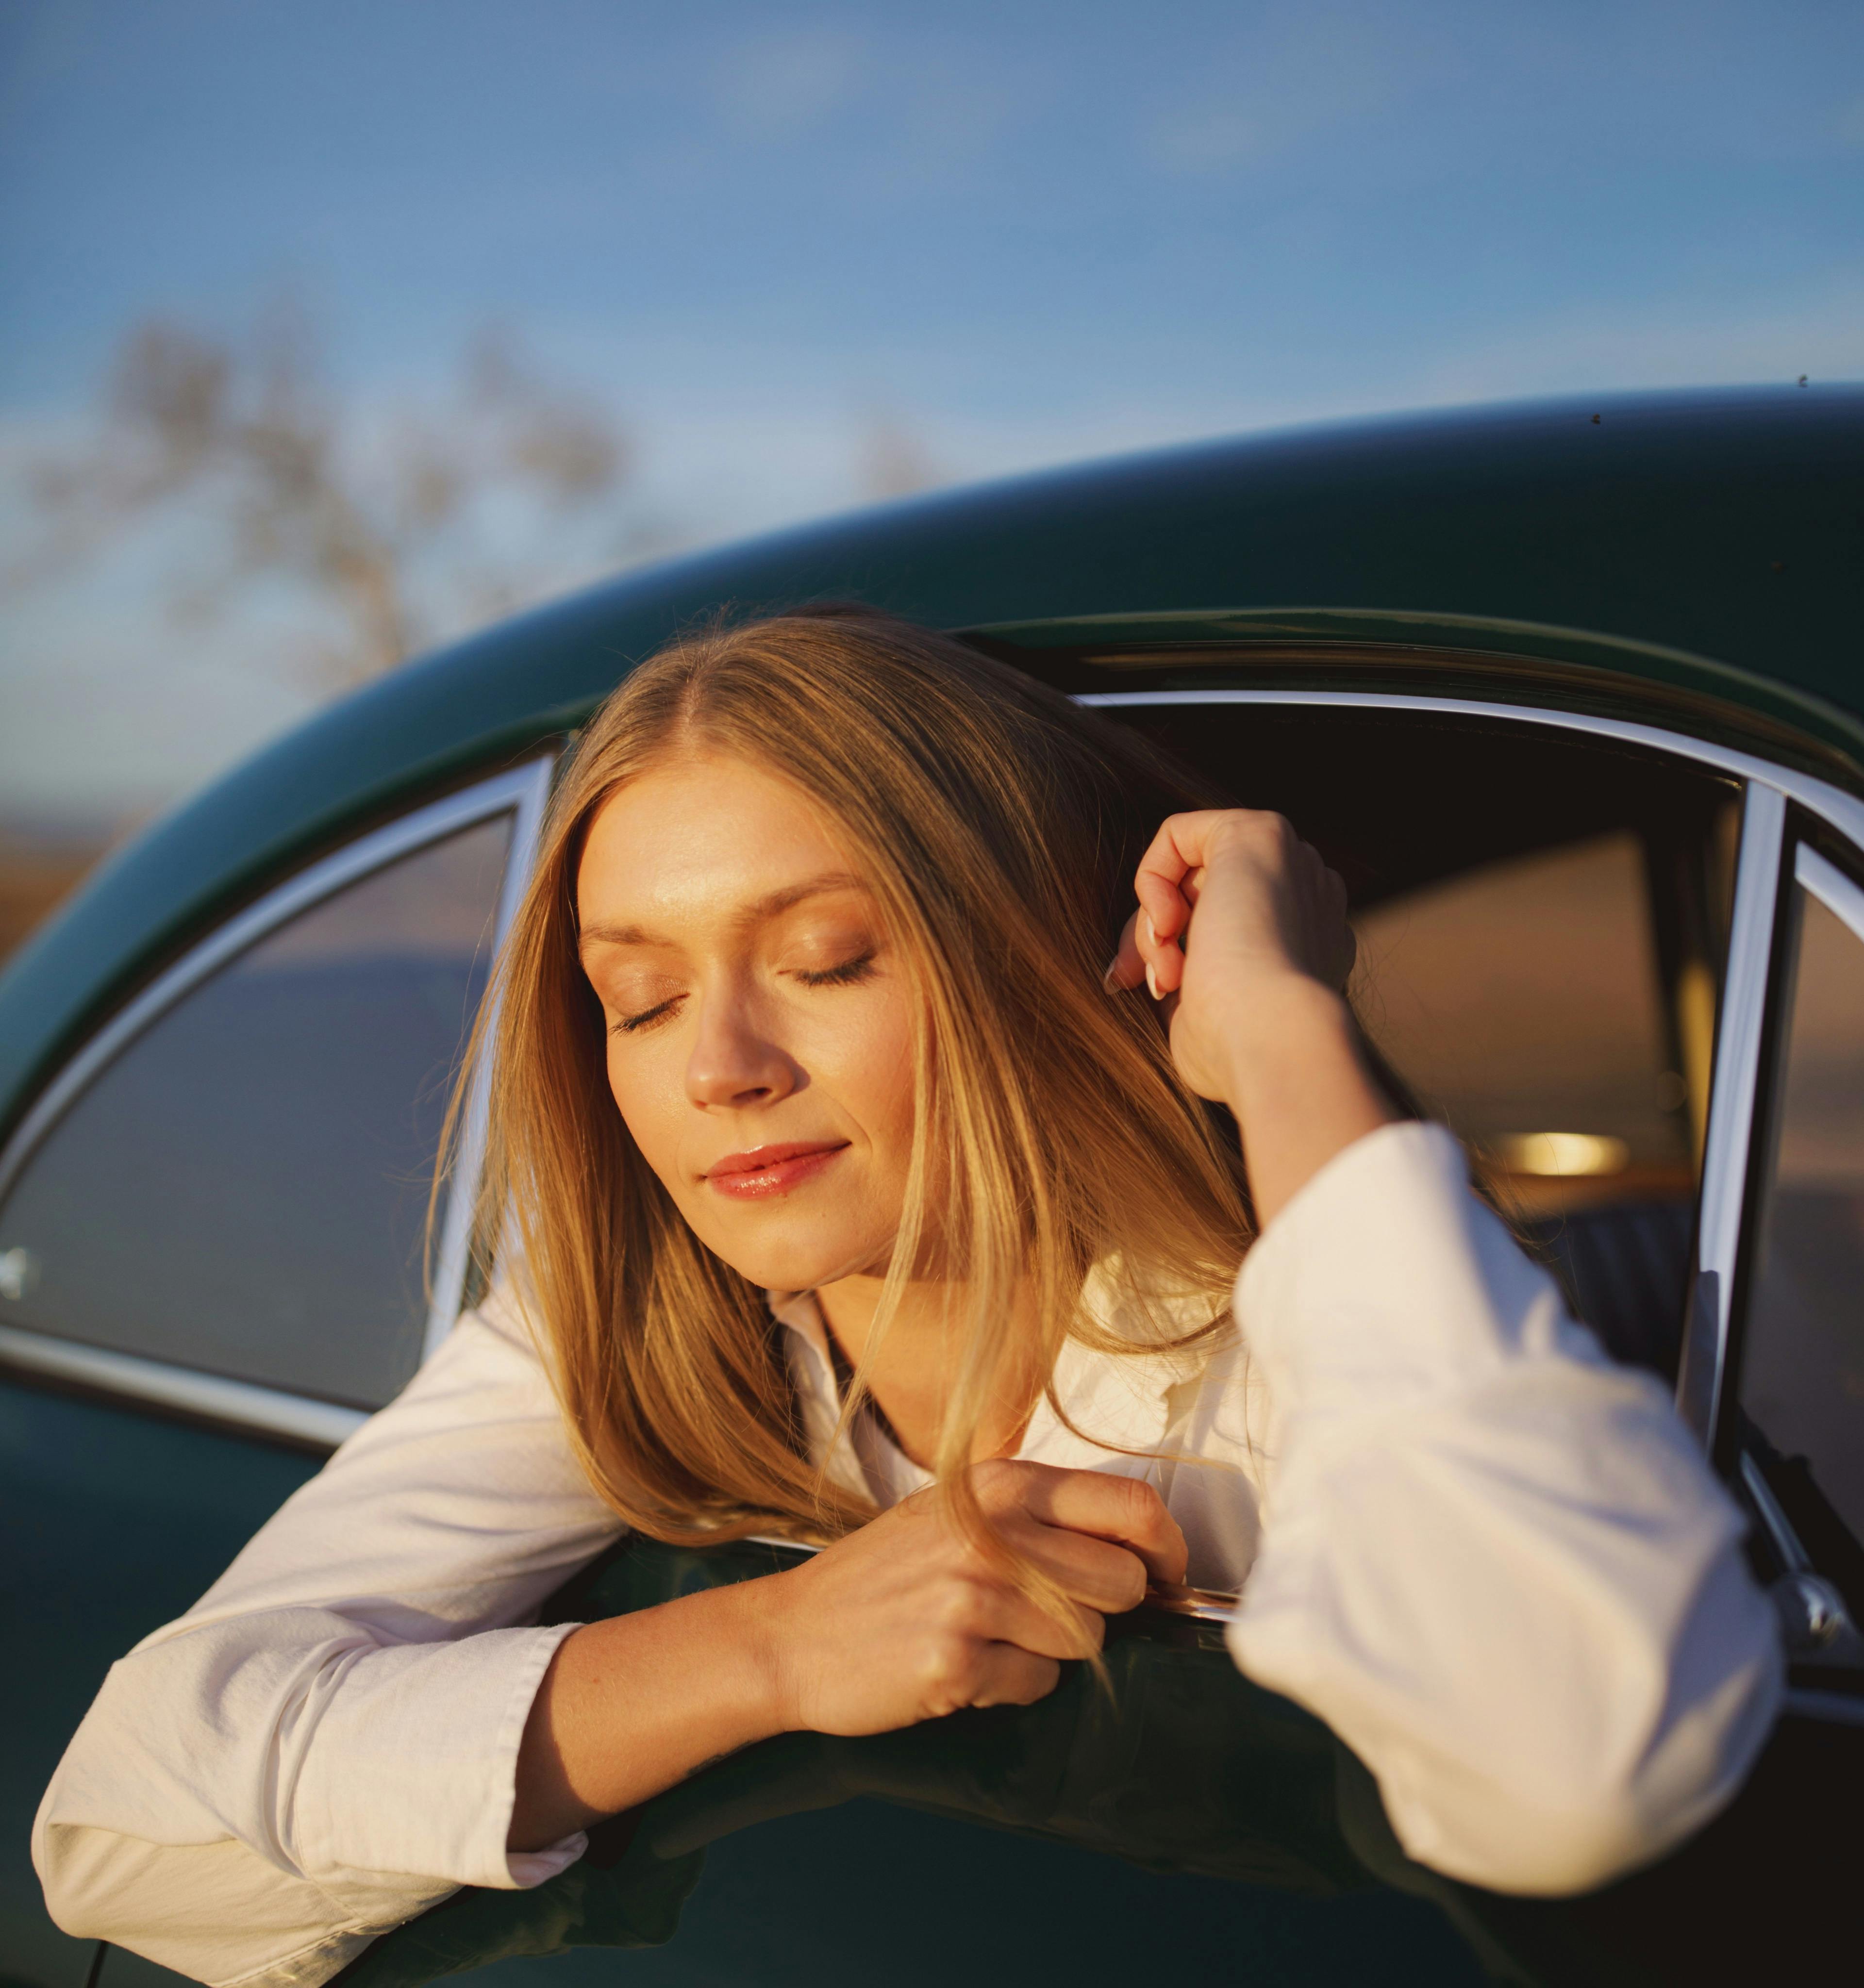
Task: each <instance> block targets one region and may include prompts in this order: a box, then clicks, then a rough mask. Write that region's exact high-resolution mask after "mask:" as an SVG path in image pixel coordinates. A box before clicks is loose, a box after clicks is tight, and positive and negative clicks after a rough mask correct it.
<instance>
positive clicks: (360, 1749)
mask: <svg viewBox="0 0 1864 1988" xmlns="http://www.w3.org/2000/svg"><path fill="white" fill-rule="evenodd" d="M619 1530H620V1528H619V1526H618V1524H617V1521H616V1520H615V1518H614V1515H613V1514H612V1513H611V1512H610V1511H609V1510H607V1507H606V1506H604V1505H603V1504H602V1503H601V1502H600V1500H599V1499H597V1497H596V1496H595V1495H594V1493H593V1492H592V1491H591V1490H590V1488H589V1486H588V1484H587V1480H586V1479H584V1476H583V1475H582V1473H581V1472H580V1469H578V1467H577V1463H576V1460H575V1459H574V1456H573V1454H572V1452H571V1451H570V1446H569V1444H568V1442H567V1438H566V1435H565V1434H564V1432H563V1425H562V1420H561V1417H560V1413H559V1411H558V1409H557V1407H556V1402H555V1401H554V1399H553V1397H552V1395H551V1391H550V1387H549V1384H548V1381H547V1380H546V1377H545V1375H544V1373H543V1369H542V1367H541V1365H540V1362H539V1361H538V1359H537V1357H536V1354H535V1352H534V1351H533V1349H532V1347H531V1346H530V1345H529V1342H528V1341H527V1339H526V1336H525V1334H524V1332H523V1328H522V1327H521V1326H520V1325H519V1323H518V1321H517V1320H516V1318H515V1317H514V1316H513V1313H511V1311H510V1310H509V1308H508V1307H506V1305H505V1304H504V1303H502V1301H500V1300H494V1301H493V1302H492V1303H489V1304H487V1305H486V1306H485V1307H483V1308H482V1310H480V1311H479V1312H477V1313H468V1314H467V1315H466V1317H464V1318H463V1319H462V1320H461V1322H460V1324H458V1326H457V1327H455V1330H454V1331H453V1333H452V1334H451V1336H450V1337H448V1341H447V1342H446V1344H445V1346H444V1347H442V1348H441V1351H439V1353H438V1354H436V1356H435V1358H434V1359H433V1360H432V1361H430V1362H429V1364H428V1365H427V1366H426V1367H425V1368H423V1370H422V1371H421V1373H420V1374H418V1376H417V1377H416V1378H415V1379H414V1381H413V1382H412V1383H411V1384H410V1386H409V1387H408V1389H407V1391H405V1392H404V1394H403V1395H401V1397H400V1398H399V1399H398V1400H397V1401H394V1403H392V1404H391V1405H390V1406H389V1407H388V1408H385V1409H384V1410H383V1411H382V1412H381V1414H380V1415H377V1416H375V1417H374V1418H372V1419H371V1420H370V1422H367V1424H365V1425H364V1427H363V1428H361V1429H360V1430H359V1431H358V1432H357V1434H356V1435H354V1436H353V1437H352V1438H351V1439H350V1441H349V1442H347V1443H345V1444H344V1445H343V1447H342V1449H340V1450H339V1451H338V1452H337V1454H336V1455H334V1456H333V1457H332V1459H330V1462H329V1464H328V1465H326V1467H325V1468H324V1469H323V1471H322V1472H320V1473H319V1474H318V1476H316V1477H315V1478H313V1479H312V1480H311V1481H310V1483H308V1484H306V1486H304V1487H303V1489H301V1490H300V1491H299V1492H298V1493H296V1495H295V1496H293V1497H292V1498H291V1499H289V1500H288V1501H287V1502H286V1504H285V1505H284V1506H282V1508H281V1509H280V1510H279V1512H278V1513H276V1515H275V1516H273V1517H272V1519H271V1520H269V1522H268V1523H267V1524H266V1526H264V1527H263V1528H262V1530H260V1531H259V1533H257V1534H256V1535H255V1537H254V1538H253V1539H252V1541H251V1542H250V1543H249V1545H248V1546H247V1547H245V1550H243V1551H242V1553H241V1554H240V1555H239V1557H238V1559H237V1560H235V1562H234V1563H233V1564H232V1567H229V1568H228V1570H227V1571H226V1573H225V1574H224V1575H223V1576H222V1577H221V1579H220V1580H219V1581H217V1582H215V1584H214V1586H213V1587H212V1588H211V1589H210V1590H209V1591H208V1593H207V1594H205V1596H204V1597H202V1599H201V1601H200V1602H199V1603H198V1604H197V1605H196V1606H195V1608H193V1609H191V1610H190V1611H189V1612H188V1614H186V1615H184V1616H183V1617H181V1619H180V1620H179V1621H175V1622H172V1623H170V1624H169V1625H167V1627H166V1628H162V1629H159V1630H157V1631H156V1632H155V1634H154V1635H152V1636H150V1637H149V1638H147V1639H146V1640H145V1641H143V1642H142V1643H140V1644H139V1645H137V1648H135V1649H134V1650H132V1651H131V1652H130V1654H129V1655H127V1657H125V1658H123V1659H122V1660H121V1661H120V1662H118V1663H117V1664H116V1665H113V1667H112V1668H111V1670H110V1675H109V1676H108V1678H107V1679H106V1681H105V1683H104V1685H103V1689H102V1691H101V1692H100V1693H99V1694H98V1696H97V1699H96V1702H95V1703H94V1704H93V1706H92V1707H91V1709H90V1712H88V1713H87V1714H86V1717H85V1719H84V1722H83V1725H82V1726H80V1727H79V1729H78V1732H77V1733H76V1736H75V1737H74V1738H73V1740H72V1742H71V1744H70V1746H69V1748H68V1749H67V1750H66V1754H65V1757H64V1759H63V1761H62V1762H61V1763H60V1764H59V1770H58V1772H57V1773H56V1775H55V1776H54V1777H53V1779H52V1784H51V1786H50V1787H49V1789H48V1790H47V1791H46V1797H45V1800H44V1801H43V1803H42V1805H41V1807H40V1810H39V1817H38V1821H37V1822H36V1825H35V1827H34V1831H33V1860H34V1862H35V1864H36V1866H37V1868H38V1870H39V1876H40V1878H41V1881H42V1883H43V1884H44V1886H45V1889H46V1900H47V1903H48V1905H49V1908H50V1909H51V1912H52V1916H53V1918H54V1919H56V1920H57V1922H59V1925H62V1926H63V1927H64V1929H66V1931H67V1932H72V1933H74V1934H76V1935H79V1936H83V1937H89V1938H100V1939H108V1940H111V1941H113V1942H116V1943H117V1945H119V1946H125V1947H127V1948H129V1949H131V1950H132V1951H133V1952H137V1953H140V1954H142V1955H144V1956H146V1957H147V1958H148V1959H151V1960H154V1961H156V1962H158V1963H160V1964H161V1965H162V1966H167V1967H171V1968H173V1969H176V1970H177V1971H178V1972H179V1973H184V1974H188V1975H191V1976H194V1977H195V1978H196V1979H197V1980H203V1981H207V1982H210V1983H215V1984H226V1988H231V1984H234V1983H241V1984H251V1988H260V1984H264V1988H272V1984H274V1983H276V1984H280V1988H285V1984H289V1988H312V1984H315V1983H319V1982H321V1981H323V1980H327V1979H328V1978H329V1976H330V1975H332V1974H333V1973H337V1971H338V1970H339V1969H340V1968H341V1967H342V1966H343V1965H344V1964H345V1963H347V1961H348V1960H349V1959H351V1958H352V1957H353V1956H354V1955H355V1954H356V1953H357V1952H359V1951H360V1949H361V1948H362V1947H363V1946H365V1945H366V1944H367V1942H368V1941H369V1940H370V1939H373V1938H374V1936H376V1935H377V1933H379V1932H383V1931H385V1930H386V1929H387V1928H389V1927H391V1926H393V1925H398V1924H400V1923H401V1922H402V1921H403V1920H404V1919H408V1918H410V1917H411V1916H412V1915H414V1913H416V1912H420V1911H422V1910H424V1909H425V1908H426V1907H427V1906H428V1905H431V1904H433V1903H434V1902H435V1901H436V1900H438V1899H439V1898H443V1897H445V1895H447V1893H448V1892H450V1891H452V1890H453V1889H454V1888H455V1887H457V1886H458V1885H468V1884H470V1885H492V1886H521V1885H532V1884H536V1883H538V1882H540V1881H542V1880H543V1879H544V1878H547V1877H550V1876H551V1875H554V1873H555V1872H556V1871H560V1870H561V1869H563V1868H564V1867H565V1866H566V1865H568V1864H570V1862H572V1861H573V1860H574V1859H575V1858H577V1856H578V1855H580V1854H581V1851H582V1848H583V1840H582V1838H580V1836H573V1837H570V1838H567V1839H566V1840H565V1841H563V1842H562V1843H560V1844H555V1845H553V1846H552V1847H550V1848H549V1849H546V1850H544V1851H539V1852H536V1853H533V1854H526V1855H514V1854H508V1853H507V1851H506V1835H507V1833H508V1831H509V1826H510V1818H511V1808H512V1801H513V1792H514V1786H515V1775H516V1760H517V1753H518V1747H519V1741H520V1740H521V1739H522V1737H523V1732H524V1727H525V1723H526V1718H527V1716H528V1715H529V1709H530V1706H531V1702H532V1700H533V1697H534V1696H535V1695H536V1689H537V1686H538V1684H539V1682H540V1680H541V1679H542V1678H543V1673H544V1672H545V1670H546V1668H548V1666H549V1664H550V1659H551V1658H552V1656H553V1655H554V1654H555V1652H556V1647H557V1645H558V1644H559V1643H560V1641H562V1639H563V1637H564V1636H565V1635H568V1634H569V1633H570V1628H571V1627H573V1625H560V1626H556V1627H552V1628H536V1627H526V1626H523V1625H526V1623H527V1622H529V1621H531V1620H532V1619H533V1618H534V1617H535V1615H536V1611H537V1608H538V1605H539V1604H540V1602H541V1601H542V1600H543V1597H545V1596H546V1595H547V1594H549V1593H550V1591H551V1590H552V1589H553V1588H554V1587H556V1586H557V1585H558V1584H560V1582H561V1581H563V1578H564V1577H565V1576H566V1575H567V1574H568V1573H569V1572H570V1570H573V1568H574V1567H577V1566H579V1565H580V1564H582V1563H584V1561H586V1560H588V1559H589V1558H590V1556H592V1555H593V1554H595V1553H596V1552H597V1551H598V1550H600V1548H601V1547H603V1546H604V1544H605V1543H607V1542H608V1541H609V1540H612V1539H613V1538H614V1537H616V1536H617V1533H618V1531H619Z"/></svg>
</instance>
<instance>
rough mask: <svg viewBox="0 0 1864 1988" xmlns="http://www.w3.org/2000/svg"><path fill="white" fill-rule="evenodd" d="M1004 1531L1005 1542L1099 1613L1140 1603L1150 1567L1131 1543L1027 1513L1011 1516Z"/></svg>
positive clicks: (1113, 1612)
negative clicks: (1042, 1520)
mask: <svg viewBox="0 0 1864 1988" xmlns="http://www.w3.org/2000/svg"><path fill="white" fill-rule="evenodd" d="M1003 1535H1004V1538H1005V1540H1006V1542H1007V1543H1009V1544H1010V1545H1011V1546H1013V1547H1014V1548H1015V1549H1016V1550H1017V1552H1018V1553H1019V1554H1021V1555H1022V1556H1023V1558H1024V1559H1025V1560H1027V1561H1028V1562H1029V1563H1030V1565H1031V1566H1033V1567H1037V1569H1039V1570H1040V1571H1041V1572H1042V1573H1043V1574H1046V1575H1047V1577H1048V1578H1049V1579H1050V1581H1053V1582H1054V1584H1055V1585H1056V1586H1057V1587H1059V1588H1060V1589H1061V1591H1062V1593H1063V1594H1065V1595H1067V1597H1068V1598H1069V1600H1070V1601H1073V1602H1075V1603H1077V1604H1079V1605H1081V1606H1082V1607H1084V1608H1091V1609H1092V1610H1093V1611H1094V1612H1095V1613H1096V1614H1101V1615H1124V1614H1125V1613H1126V1611H1127V1610H1128V1609H1129V1608H1137V1607H1138V1605H1139V1601H1140V1597H1142V1595H1143V1594H1145V1586H1146V1582H1147V1580H1148V1578H1149V1568H1148V1567H1147V1565H1146V1563H1145V1561H1144V1560H1142V1559H1141V1558H1140V1557H1139V1556H1138V1554H1136V1553H1135V1552H1134V1551H1133V1550H1132V1548H1131V1547H1126V1546H1121V1545H1118V1544H1116V1543H1115V1541H1113V1540H1101V1539H1096V1538H1095V1537H1094V1536H1093V1535H1092V1534H1091V1533H1077V1532H1075V1531H1073V1530H1071V1529H1070V1528H1069V1527H1067V1526H1047V1525H1044V1524H1042V1523H1040V1521H1039V1520H1034V1519H1031V1518H1030V1517H1028V1516H1027V1515H1026V1514H1025V1515H1020V1516H1018V1517H1017V1518H1016V1519H1013V1520H1010V1521H1007V1522H1006V1523H1005V1524H1004V1526H1003Z"/></svg>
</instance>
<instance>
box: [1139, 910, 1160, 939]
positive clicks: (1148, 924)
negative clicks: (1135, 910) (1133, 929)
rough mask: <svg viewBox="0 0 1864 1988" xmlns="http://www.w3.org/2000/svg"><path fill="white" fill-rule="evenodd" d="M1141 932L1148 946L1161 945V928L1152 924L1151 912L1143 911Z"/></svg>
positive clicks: (1140, 921) (1140, 924)
mask: <svg viewBox="0 0 1864 1988" xmlns="http://www.w3.org/2000/svg"><path fill="white" fill-rule="evenodd" d="M1139 931H1140V935H1141V936H1142V938H1144V939H1145V943H1146V944H1147V945H1157V944H1158V943H1159V928H1158V927H1157V926H1156V925H1154V924H1153V923H1152V913H1151V912H1150V911H1142V912H1141V913H1140V914H1139Z"/></svg>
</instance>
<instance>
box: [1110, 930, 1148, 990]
mask: <svg viewBox="0 0 1864 1988" xmlns="http://www.w3.org/2000/svg"><path fill="white" fill-rule="evenodd" d="M1138 922H1139V915H1138V912H1137V911H1135V912H1134V913H1133V915H1132V917H1131V918H1128V920H1127V921H1126V922H1125V925H1123V926H1122V927H1121V929H1120V942H1119V944H1118V945H1117V946H1116V947H1115V948H1114V953H1113V958H1112V960H1111V962H1110V963H1109V964H1108V968H1107V971H1106V972H1105V974H1104V975H1102V976H1101V986H1104V987H1105V989H1106V990H1107V992H1108V993H1109V994H1121V993H1124V992H1125V991H1126V990H1127V989H1128V988H1130V987H1137V986H1138V985H1139V983H1140V982H1142V980H1143V979H1145V957H1144V955H1142V953H1141V952H1140V951H1139V941H1138V934H1137V931H1136V929H1135V928H1136V927H1137V926H1138Z"/></svg>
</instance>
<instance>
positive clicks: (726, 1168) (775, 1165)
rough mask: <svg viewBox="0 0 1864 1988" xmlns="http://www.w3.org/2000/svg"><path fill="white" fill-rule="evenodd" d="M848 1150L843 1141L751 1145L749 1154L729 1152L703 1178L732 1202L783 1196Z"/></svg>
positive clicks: (823, 1140)
mask: <svg viewBox="0 0 1864 1988" xmlns="http://www.w3.org/2000/svg"><path fill="white" fill-rule="evenodd" d="M847 1148H848V1142H847V1140H845V1139H814V1140H803V1141H794V1142H793V1143H791V1144H788V1145H781V1146H753V1148H751V1150H750V1151H749V1152H748V1153H728V1154H727V1155H726V1156H725V1158H723V1159H722V1160H719V1161H716V1162H715V1164H714V1165H712V1167H711V1168H709V1170H708V1171H707V1173H706V1175H705V1178H706V1179H707V1180H708V1181H709V1182H710V1183H711V1185H712V1186H713V1187H714V1188H716V1189H717V1190H718V1192H719V1193H720V1194H728V1195H730V1196H731V1197H732V1199H733V1200H734V1201H757V1200H761V1199H763V1196H764V1195H771V1194H785V1193H787V1192H788V1191H789V1190H790V1188H793V1187H800V1186H801V1185H802V1184H803V1182H804V1181H806V1180H813V1179H814V1178H815V1176H816V1175H817V1174H819V1173H820V1172H821V1171H822V1170H823V1169H824V1168H825V1167H827V1165H828V1164H829V1163H830V1161H832V1160H833V1159H834V1158H835V1157H836V1156H837V1155H838V1154H841V1153H845V1152H846V1151H847Z"/></svg>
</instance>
